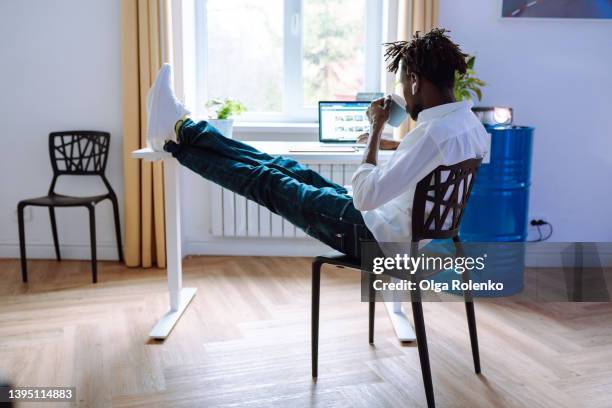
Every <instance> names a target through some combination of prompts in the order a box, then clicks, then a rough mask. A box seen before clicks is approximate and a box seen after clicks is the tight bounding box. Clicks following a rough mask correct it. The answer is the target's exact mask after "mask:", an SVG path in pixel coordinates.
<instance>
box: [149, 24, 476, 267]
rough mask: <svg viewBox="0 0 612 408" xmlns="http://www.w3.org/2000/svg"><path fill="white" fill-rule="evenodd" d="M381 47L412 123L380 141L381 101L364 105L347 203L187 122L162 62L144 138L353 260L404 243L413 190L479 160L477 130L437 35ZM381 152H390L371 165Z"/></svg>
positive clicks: (449, 46) (330, 188) (322, 185)
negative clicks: (379, 246) (373, 244)
mask: <svg viewBox="0 0 612 408" xmlns="http://www.w3.org/2000/svg"><path fill="white" fill-rule="evenodd" d="M387 47H388V48H387V52H386V58H387V61H389V66H388V69H389V70H390V71H391V72H397V70H398V69H399V70H400V78H401V84H402V88H403V93H404V98H405V99H406V102H407V106H406V110H407V111H408V113H409V114H410V116H411V117H412V118H413V119H414V120H416V121H417V126H416V128H415V129H414V130H412V131H411V132H409V133H408V134H407V135H406V137H405V138H404V139H403V140H402V141H401V142H396V141H391V140H386V139H382V131H383V128H384V126H385V123H386V122H387V120H388V119H389V103H390V102H389V100H388V99H379V100H376V101H374V102H372V104H371V105H370V107H369V109H368V112H367V115H368V118H369V120H370V123H371V133H370V134H368V135H364V139H367V140H366V149H365V152H364V158H363V163H362V165H361V166H360V167H359V168H358V169H357V171H356V173H355V175H354V176H353V196H352V197H351V196H350V195H349V194H347V190H346V189H345V188H344V187H342V186H340V185H338V184H335V183H333V182H331V181H329V180H327V179H325V178H324V177H322V176H321V175H320V174H318V173H316V172H315V171H312V170H310V169H308V168H306V167H304V166H302V165H301V164H299V163H297V162H296V161H294V160H291V159H286V158H282V157H272V156H270V155H268V154H266V153H263V152H260V151H258V150H256V149H255V148H253V147H251V146H249V145H247V144H245V143H242V142H239V141H236V140H232V139H227V138H225V137H223V136H222V135H221V134H220V133H219V132H218V131H217V130H216V129H215V128H214V127H212V126H211V125H209V124H208V123H207V122H199V123H194V122H193V121H191V120H190V119H189V118H187V117H186V116H185V115H186V113H187V111H186V110H185V108H184V107H183V106H182V105H181V104H180V103H179V102H178V101H177V100H176V98H175V97H174V94H173V92H172V87H171V72H170V66H169V65H165V66H164V67H163V68H162V70H161V71H160V74H159V75H158V77H157V79H156V81H155V84H154V85H153V87H152V88H151V91H150V92H149V99H148V108H149V135H148V136H149V140H150V141H151V144H152V146H153V147H154V148H156V149H160V147H161V146H162V145H163V146H164V147H163V148H164V149H165V150H167V151H169V152H171V153H172V155H173V156H174V157H176V159H177V160H178V161H179V162H180V163H181V164H183V165H184V166H186V167H188V168H190V169H191V170H193V171H195V172H196V173H199V174H200V175H202V176H203V177H204V178H206V179H208V180H210V181H212V182H214V183H217V184H219V185H221V186H222V187H224V188H226V189H229V190H231V191H234V192H235V193H238V194H241V195H243V196H245V197H247V198H248V199H250V200H253V201H255V202H257V203H259V204H261V205H263V206H265V207H267V208H268V209H269V210H270V211H272V212H274V213H276V214H279V215H281V216H282V217H284V218H285V219H287V220H288V221H290V222H291V223H293V224H294V225H296V226H297V227H299V228H301V229H303V230H304V231H305V232H306V233H307V234H308V235H310V236H312V237H314V238H317V239H318V240H320V241H322V242H323V243H325V244H327V245H329V246H331V247H332V248H334V249H336V250H338V251H340V252H343V253H345V254H347V255H350V256H352V257H356V258H358V257H359V256H360V249H361V248H360V246H361V245H360V240H361V239H371V238H372V237H373V238H375V239H376V240H377V241H378V242H409V241H410V238H411V232H412V231H411V209H412V200H413V195H414V189H415V187H416V184H417V183H418V182H419V181H420V180H421V179H422V178H423V177H424V176H426V175H427V174H429V173H430V172H431V171H432V170H434V169H435V168H436V167H438V166H439V165H452V164H455V163H458V162H461V161H463V160H466V159H469V158H474V157H480V156H482V155H483V154H484V152H485V135H486V132H485V130H484V128H483V126H482V125H481V124H480V122H479V121H478V120H477V118H476V117H475V116H474V114H473V113H472V112H471V107H472V104H471V102H455V99H454V96H453V85H454V78H455V72H456V71H458V72H460V73H465V71H466V63H465V54H463V53H462V52H461V50H460V49H459V47H458V46H457V45H456V44H455V43H453V42H452V41H451V40H450V39H449V38H448V36H447V35H446V31H445V30H441V29H434V30H432V31H431V32H429V33H427V34H425V35H423V36H420V35H419V34H418V33H417V35H416V36H415V38H414V39H413V40H412V41H411V42H404V41H400V42H396V43H391V44H387ZM164 143H165V144H164ZM380 148H387V149H394V150H396V151H395V152H394V154H393V155H392V156H391V158H390V159H389V160H388V162H387V163H385V164H384V165H380V166H379V165H378V163H377V160H376V159H377V154H378V150H379V149H380Z"/></svg>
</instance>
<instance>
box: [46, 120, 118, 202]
mask: <svg viewBox="0 0 612 408" xmlns="http://www.w3.org/2000/svg"><path fill="white" fill-rule="evenodd" d="M109 145H110V133H108V132H97V131H91V130H73V131H65V132H53V133H50V134H49V156H50V159H51V167H52V168H53V181H52V182H51V187H50V188H49V193H52V192H53V189H54V188H55V183H56V181H57V178H58V177H59V176H62V175H73V176H84V175H85V176H100V177H102V179H103V180H104V182H105V184H107V181H106V177H105V176H104V171H105V170H106V163H107V161H108V150H109ZM107 187H108V186H107Z"/></svg>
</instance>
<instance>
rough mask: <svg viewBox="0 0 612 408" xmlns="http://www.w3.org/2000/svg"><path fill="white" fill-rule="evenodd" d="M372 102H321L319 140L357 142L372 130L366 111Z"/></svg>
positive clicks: (324, 141)
mask: <svg viewBox="0 0 612 408" xmlns="http://www.w3.org/2000/svg"><path fill="white" fill-rule="evenodd" d="M368 106H370V102H362V101H344V102H319V141H320V142H323V143H326V142H327V143H329V142H340V143H355V142H356V141H357V137H358V136H359V135H361V134H362V133H365V132H369V131H370V122H369V121H368V117H367V116H366V111H367V110H368Z"/></svg>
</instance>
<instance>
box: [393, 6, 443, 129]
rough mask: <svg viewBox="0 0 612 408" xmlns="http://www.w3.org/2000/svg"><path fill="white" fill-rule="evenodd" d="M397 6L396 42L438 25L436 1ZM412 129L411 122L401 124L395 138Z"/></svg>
mask: <svg viewBox="0 0 612 408" xmlns="http://www.w3.org/2000/svg"><path fill="white" fill-rule="evenodd" d="M399 6H400V7H399V13H398V24H397V27H398V30H397V39H398V41H399V40H403V41H409V40H410V39H411V38H412V36H413V35H414V33H415V32H417V31H420V32H422V33H426V32H427V31H430V30H431V29H432V28H434V27H436V26H437V25H438V7H439V3H438V0H401V1H400V5H399ZM399 91H400V94H401V89H400V90H399ZM413 127H414V121H413V120H409V121H407V122H405V123H403V124H402V126H400V127H399V128H397V129H395V134H394V136H395V138H400V139H401V138H403V137H404V136H405V135H406V133H408V131H410V129H412V128H413Z"/></svg>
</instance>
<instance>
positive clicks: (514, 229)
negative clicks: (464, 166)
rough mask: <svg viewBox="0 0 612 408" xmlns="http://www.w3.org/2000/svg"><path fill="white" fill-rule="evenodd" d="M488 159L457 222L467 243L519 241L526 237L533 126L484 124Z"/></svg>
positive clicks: (479, 172) (481, 168) (462, 237)
mask: <svg viewBox="0 0 612 408" xmlns="http://www.w3.org/2000/svg"><path fill="white" fill-rule="evenodd" d="M486 129H487V132H489V133H490V134H491V152H490V162H489V163H485V164H482V166H481V167H480V170H479V171H478V175H477V176H476V182H475V183H474V187H473V189H472V194H471V195H470V201H469V202H468V205H467V208H466V209H465V213H464V215H463V219H462V221H461V230H460V234H461V239H462V240H464V241H467V242H517V241H519V242H522V241H525V240H526V238H527V223H528V216H529V211H528V210H529V188H530V186H531V153H532V146H533V128H532V127H527V126H486Z"/></svg>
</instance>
